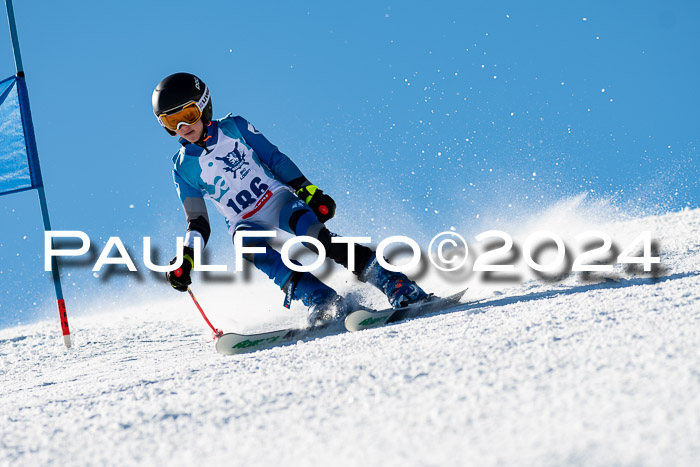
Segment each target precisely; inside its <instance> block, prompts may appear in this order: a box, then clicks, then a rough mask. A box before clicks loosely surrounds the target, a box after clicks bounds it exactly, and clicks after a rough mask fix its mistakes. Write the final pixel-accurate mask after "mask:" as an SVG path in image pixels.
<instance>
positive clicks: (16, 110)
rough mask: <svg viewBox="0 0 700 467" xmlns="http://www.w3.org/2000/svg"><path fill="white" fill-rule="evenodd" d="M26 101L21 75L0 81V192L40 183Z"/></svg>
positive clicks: (32, 131) (3, 193) (37, 186)
mask: <svg viewBox="0 0 700 467" xmlns="http://www.w3.org/2000/svg"><path fill="white" fill-rule="evenodd" d="M27 102H28V97H27V86H26V83H25V80H24V77H23V76H22V77H17V76H11V77H9V78H7V79H5V80H2V81H0V195H5V194H8V193H16V192H18V191H24V190H31V189H33V188H39V187H41V186H43V182H42V179H41V171H40V169H39V158H38V156H37V150H36V143H35V140H34V127H33V125H32V121H31V116H30V115H27V113H28V112H29V110H28V108H29V106H28V105H27ZM25 109H26V110H25Z"/></svg>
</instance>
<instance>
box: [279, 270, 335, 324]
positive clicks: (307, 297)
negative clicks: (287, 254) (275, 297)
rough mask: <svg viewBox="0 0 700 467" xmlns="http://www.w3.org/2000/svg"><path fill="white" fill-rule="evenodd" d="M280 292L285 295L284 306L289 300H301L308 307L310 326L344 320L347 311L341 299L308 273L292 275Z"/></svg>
mask: <svg viewBox="0 0 700 467" xmlns="http://www.w3.org/2000/svg"><path fill="white" fill-rule="evenodd" d="M282 290H284V291H285V294H286V298H285V306H287V305H288V304H289V303H291V300H301V302H302V303H303V304H304V305H306V306H307V307H309V312H308V321H309V324H310V325H311V326H317V325H319V324H322V323H323V322H325V321H330V320H333V319H336V318H344V317H345V315H346V314H347V313H348V311H349V310H348V307H349V306H348V304H347V303H346V301H345V300H344V299H343V297H341V296H340V295H338V294H337V293H336V292H335V290H333V289H332V288H330V287H328V286H327V285H326V284H324V283H323V282H321V281H320V280H318V279H317V278H316V277H315V276H314V275H313V274H311V273H308V272H304V273H296V274H294V275H293V276H292V277H291V279H290V280H289V281H288V282H287V284H285V286H284V287H283V288H282ZM287 307H288V306H287Z"/></svg>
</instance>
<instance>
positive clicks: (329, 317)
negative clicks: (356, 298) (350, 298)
mask: <svg viewBox="0 0 700 467" xmlns="http://www.w3.org/2000/svg"><path fill="white" fill-rule="evenodd" d="M349 311H350V309H349V306H348V303H347V301H346V300H345V299H344V298H343V297H341V296H340V295H338V294H334V295H332V296H329V297H324V298H320V299H318V300H317V301H316V302H315V303H313V304H312V305H311V306H310V307H309V318H308V320H309V323H310V324H311V325H312V326H318V325H320V324H323V323H326V322H328V321H333V320H338V319H343V318H345V315H347V314H348V312H349Z"/></svg>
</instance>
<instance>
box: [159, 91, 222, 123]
mask: <svg viewBox="0 0 700 467" xmlns="http://www.w3.org/2000/svg"><path fill="white" fill-rule="evenodd" d="M208 103H209V88H207V87H205V88H204V94H202V97H200V98H199V101H197V102H195V101H189V102H187V103H185V104H183V105H181V106H178V107H175V108H174V109H171V110H168V111H167V112H163V113H162V114H160V115H157V117H158V122H159V123H160V124H161V125H162V126H164V127H165V128H167V129H168V130H171V131H177V130H178V129H180V126H182V125H192V124H193V123H197V120H199V119H200V118H202V111H203V110H204V107H206V105H207V104H208Z"/></svg>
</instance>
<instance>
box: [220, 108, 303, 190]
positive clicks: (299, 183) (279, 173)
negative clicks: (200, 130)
mask: <svg viewBox="0 0 700 467" xmlns="http://www.w3.org/2000/svg"><path fill="white" fill-rule="evenodd" d="M233 121H234V122H235V123H236V126H237V127H238V131H239V132H240V133H241V135H243V138H244V139H245V141H246V142H247V143H248V145H250V147H251V148H253V151H255V154H257V155H258V157H259V158H260V160H261V161H262V162H263V163H264V164H265V165H267V167H268V168H269V169H270V170H271V171H272V173H273V174H275V176H276V177H277V179H278V180H280V181H281V182H282V183H285V184H287V185H289V186H290V187H292V188H293V189H294V191H297V190H298V189H299V188H302V187H304V186H307V185H310V184H311V182H309V180H307V178H306V177H305V176H304V174H302V173H301V170H299V168H298V167H297V166H296V164H295V163H294V162H292V160H291V159H290V158H289V157H287V155H286V154H284V153H283V152H282V151H280V150H279V149H277V146H275V145H274V144H272V143H271V142H270V141H269V140H268V139H267V138H265V136H263V134H262V133H260V132H259V131H258V130H257V129H256V128H255V127H254V126H253V124H252V123H250V122H249V121H248V120H246V119H245V118H243V117H240V116H239V117H233Z"/></svg>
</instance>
